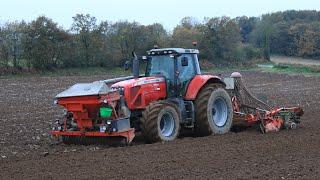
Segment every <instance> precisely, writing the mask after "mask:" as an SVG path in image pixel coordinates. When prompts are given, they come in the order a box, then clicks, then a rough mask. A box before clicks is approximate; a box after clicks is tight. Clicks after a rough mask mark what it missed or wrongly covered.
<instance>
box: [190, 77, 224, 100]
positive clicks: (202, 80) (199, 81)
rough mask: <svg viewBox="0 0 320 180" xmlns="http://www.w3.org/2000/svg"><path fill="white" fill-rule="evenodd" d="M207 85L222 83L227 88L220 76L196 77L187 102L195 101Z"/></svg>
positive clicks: (192, 81) (191, 85) (191, 82)
mask: <svg viewBox="0 0 320 180" xmlns="http://www.w3.org/2000/svg"><path fill="white" fill-rule="evenodd" d="M207 83H220V84H222V85H223V86H225V83H224V82H223V81H222V80H221V78H220V77H219V76H214V75H196V76H195V77H194V78H193V79H192V80H191V81H190V83H189V85H188V89H187V92H186V94H185V97H184V99H185V100H194V99H195V98H196V97H197V94H198V92H199V91H200V89H201V88H202V87H203V86H204V85H205V84H207Z"/></svg>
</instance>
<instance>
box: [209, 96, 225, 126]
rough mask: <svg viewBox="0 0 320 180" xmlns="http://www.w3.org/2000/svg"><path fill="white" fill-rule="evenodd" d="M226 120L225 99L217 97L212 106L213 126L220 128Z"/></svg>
mask: <svg viewBox="0 0 320 180" xmlns="http://www.w3.org/2000/svg"><path fill="white" fill-rule="evenodd" d="M227 119H228V107H227V102H226V101H225V99H223V98H221V97H218V98H217V99H215V100H214V102H213V106H212V121H213V123H214V124H215V125H217V126H219V127H222V126H224V125H225V124H226V122H227Z"/></svg>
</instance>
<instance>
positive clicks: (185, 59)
mask: <svg viewBox="0 0 320 180" xmlns="http://www.w3.org/2000/svg"><path fill="white" fill-rule="evenodd" d="M188 65H189V63H188V58H187V57H183V58H182V59H181V66H188Z"/></svg>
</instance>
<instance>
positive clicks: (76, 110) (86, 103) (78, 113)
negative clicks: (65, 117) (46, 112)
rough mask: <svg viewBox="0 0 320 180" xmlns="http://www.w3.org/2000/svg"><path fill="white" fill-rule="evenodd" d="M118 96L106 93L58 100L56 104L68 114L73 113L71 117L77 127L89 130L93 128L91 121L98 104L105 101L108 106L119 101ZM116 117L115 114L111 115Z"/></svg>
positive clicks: (96, 111) (115, 93)
mask: <svg viewBox="0 0 320 180" xmlns="http://www.w3.org/2000/svg"><path fill="white" fill-rule="evenodd" d="M119 99H120V94H119V93H118V92H112V93H108V94H106V95H101V96H98V95H94V96H78V97H66V98H59V99H58V104H60V105H61V106H64V107H65V108H66V109H67V110H68V111H69V112H72V113H73V117H74V119H75V121H76V122H77V125H78V127H79V128H80V129H81V128H91V127H92V126H93V124H92V119H94V117H95V116H96V115H97V113H98V110H99V107H100V104H101V103H102V102H103V101H104V100H107V101H108V103H109V105H112V106H113V104H110V103H112V102H113V101H116V100H119ZM113 115H116V113H113Z"/></svg>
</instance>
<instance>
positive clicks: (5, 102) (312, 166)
mask: <svg viewBox="0 0 320 180" xmlns="http://www.w3.org/2000/svg"><path fill="white" fill-rule="evenodd" d="M243 76H244V79H245V82H246V84H247V86H248V88H249V89H250V90H251V91H252V92H253V93H254V94H264V95H265V96H267V97H268V100H269V103H270V104H271V105H277V106H280V107H281V106H296V105H300V106H302V107H303V108H304V109H305V115H304V116H303V118H302V121H303V122H302V124H301V128H299V129H297V130H291V131H286V130H284V131H281V132H279V133H270V134H266V135H262V134H260V133H259V132H258V130H256V129H255V128H249V129H246V130H245V131H241V132H237V133H235V132H230V133H228V134H226V135H220V136H208V137H201V138H193V137H182V138H179V139H177V140H175V141H173V142H169V143H156V144H143V143H141V142H134V144H133V146H129V147H118V148H110V147H106V146H76V145H69V146H68V145H63V144H56V143H55V141H54V140H52V139H51V138H50V135H49V131H50V129H51V124H52V122H54V120H55V119H58V118H61V116H62V112H61V110H62V109H61V108H59V107H56V106H55V105H53V98H54V96H55V95H56V94H57V93H59V92H60V91H62V90H64V89H66V88H67V87H68V86H71V85H73V84H74V83H77V82H92V81H95V80H100V79H107V78H111V77H112V76H90V77H85V76H69V77H35V78H8V79H0V84H1V86H0V92H1V93H0V174H1V176H0V179H47V178H48V179H58V178H59V179H78V178H80V179H97V178H98V179H107V178H108V179H123V178H126V179H143V178H147V179H151V178H152V179H180V178H184V179H319V178H320V153H319V150H320V119H319V115H320V114H319V107H320V78H319V77H304V76H302V75H295V76H290V75H284V74H272V73H260V72H244V73H243Z"/></svg>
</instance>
